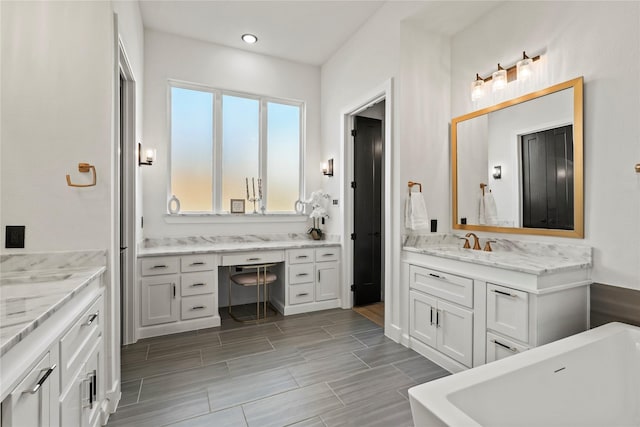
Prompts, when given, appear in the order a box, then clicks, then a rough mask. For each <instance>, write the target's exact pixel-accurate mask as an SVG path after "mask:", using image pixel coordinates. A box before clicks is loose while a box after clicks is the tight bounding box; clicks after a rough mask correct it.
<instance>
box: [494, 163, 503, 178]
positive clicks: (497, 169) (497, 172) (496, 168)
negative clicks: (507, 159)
mask: <svg viewBox="0 0 640 427" xmlns="http://www.w3.org/2000/svg"><path fill="white" fill-rule="evenodd" d="M500 178H502V166H494V167H493V179H500Z"/></svg>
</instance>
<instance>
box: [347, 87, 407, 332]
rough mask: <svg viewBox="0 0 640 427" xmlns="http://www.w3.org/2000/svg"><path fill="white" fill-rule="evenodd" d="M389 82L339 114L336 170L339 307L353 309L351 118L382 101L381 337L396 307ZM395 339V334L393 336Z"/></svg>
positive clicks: (391, 106) (363, 96)
mask: <svg viewBox="0 0 640 427" xmlns="http://www.w3.org/2000/svg"><path fill="white" fill-rule="evenodd" d="M392 88H393V80H392V79H389V80H387V81H385V82H384V83H383V84H381V85H380V86H378V87H376V88H374V89H372V90H371V91H369V92H368V93H365V94H363V95H362V96H360V97H358V98H356V100H355V101H354V102H353V103H351V104H350V105H349V106H348V107H346V108H344V109H343V110H342V113H341V116H340V117H341V120H340V127H341V129H340V131H341V132H340V134H341V135H342V138H341V139H342V140H341V144H340V159H341V162H340V168H341V170H343V171H344V173H343V174H342V183H341V188H340V193H341V194H340V197H341V199H342V200H343V203H342V205H341V210H340V216H341V217H342V219H343V221H342V225H343V230H342V235H343V236H344V245H343V246H344V247H343V255H342V265H343V269H342V283H344V284H345V285H344V286H343V289H342V307H343V308H351V307H353V293H352V292H351V283H352V282H353V267H352V266H353V244H352V243H351V240H350V236H351V233H353V222H354V221H353V214H354V212H353V209H354V200H353V199H354V197H353V191H352V189H351V181H353V171H354V165H353V161H354V155H353V136H351V129H353V124H354V123H353V122H354V116H355V115H357V114H358V113H360V112H362V111H364V110H366V109H367V108H369V106H371V105H373V104H376V103H378V102H380V101H383V100H384V101H385V109H384V116H385V121H384V149H383V169H384V177H383V184H382V192H383V194H382V205H383V206H384V209H383V212H382V217H383V221H382V231H381V234H382V247H383V251H382V252H383V254H382V281H383V283H384V296H385V305H384V324H385V333H387V334H388V333H389V331H390V330H391V328H390V327H391V320H392V318H391V313H392V307H393V306H395V305H397V301H396V300H395V296H394V295H393V294H392V291H391V283H393V279H392V259H393V258H392V253H393V251H392V249H393V248H392V243H393V239H392V238H391V232H392V221H391V220H392V205H391V202H392V190H391V189H392V186H391V176H392V169H391V164H392V159H393V149H392V147H393V138H392V135H393V128H394V126H393V114H392V112H393V97H392ZM394 336H395V334H394Z"/></svg>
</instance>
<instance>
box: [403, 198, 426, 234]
mask: <svg viewBox="0 0 640 427" xmlns="http://www.w3.org/2000/svg"><path fill="white" fill-rule="evenodd" d="M404 222H405V227H407V228H408V229H410V230H424V229H427V228H429V227H430V226H429V214H428V213H427V206H426V205H425V203H424V197H422V193H409V196H408V197H407V203H406V206H405V211H404Z"/></svg>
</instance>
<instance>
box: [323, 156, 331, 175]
mask: <svg viewBox="0 0 640 427" xmlns="http://www.w3.org/2000/svg"><path fill="white" fill-rule="evenodd" d="M322 174H323V175H325V176H333V159H329V160H327V163H323V164H322Z"/></svg>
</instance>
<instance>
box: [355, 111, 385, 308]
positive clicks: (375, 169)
mask: <svg viewBox="0 0 640 427" xmlns="http://www.w3.org/2000/svg"><path fill="white" fill-rule="evenodd" d="M353 140H354V149H353V152H354V183H355V184H354V187H355V188H354V189H353V191H354V212H353V223H354V227H353V229H354V235H353V236H352V238H353V288H352V289H353V292H354V295H353V301H354V305H366V304H371V303H374V302H378V301H380V300H381V294H382V284H381V282H382V205H381V201H382V175H383V170H382V151H383V150H382V149H383V139H382V121H381V120H377V119H370V118H366V117H355V122H354V138H353Z"/></svg>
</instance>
